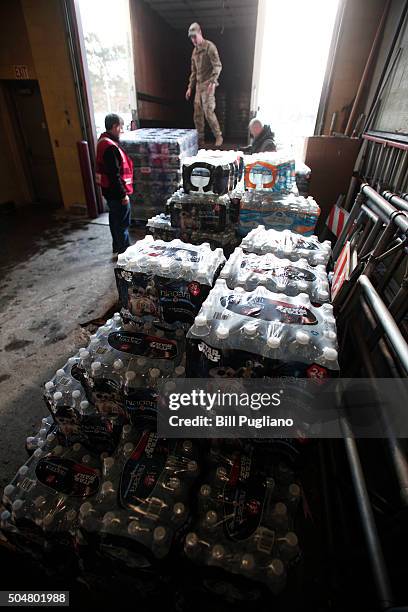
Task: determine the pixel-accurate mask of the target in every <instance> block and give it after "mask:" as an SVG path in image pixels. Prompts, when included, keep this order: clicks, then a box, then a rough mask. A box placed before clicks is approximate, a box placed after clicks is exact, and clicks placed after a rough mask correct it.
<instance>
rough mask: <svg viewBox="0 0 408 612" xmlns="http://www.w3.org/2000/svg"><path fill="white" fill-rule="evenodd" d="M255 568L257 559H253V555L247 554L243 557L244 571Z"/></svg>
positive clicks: (242, 565)
mask: <svg viewBox="0 0 408 612" xmlns="http://www.w3.org/2000/svg"><path fill="white" fill-rule="evenodd" d="M254 566H255V559H254V557H253V555H251V554H249V553H247V554H245V555H242V558H241V567H242V569H244V570H251V569H253V568H254Z"/></svg>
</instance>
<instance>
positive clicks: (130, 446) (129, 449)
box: [123, 442, 134, 454]
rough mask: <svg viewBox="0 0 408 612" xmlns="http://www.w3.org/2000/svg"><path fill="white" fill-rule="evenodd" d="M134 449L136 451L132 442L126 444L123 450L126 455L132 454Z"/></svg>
mask: <svg viewBox="0 0 408 612" xmlns="http://www.w3.org/2000/svg"><path fill="white" fill-rule="evenodd" d="M133 449H134V446H133V444H132V443H131V442H126V444H125V445H124V447H123V450H124V451H125V453H126V454H129V453H131V452H132V450H133Z"/></svg>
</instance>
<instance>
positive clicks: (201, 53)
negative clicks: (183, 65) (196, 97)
mask: <svg viewBox="0 0 408 612" xmlns="http://www.w3.org/2000/svg"><path fill="white" fill-rule="evenodd" d="M221 69H222V64H221V61H220V56H219V55H218V50H217V47H216V46H215V45H214V43H213V42H211V41H210V40H205V39H204V42H203V44H202V45H200V46H199V47H194V50H193V54H192V56H191V74H190V80H189V83H188V86H189V87H191V89H192V88H193V87H195V85H202V84H203V83H206V82H211V83H214V84H215V85H218V77H219V74H220V72H221Z"/></svg>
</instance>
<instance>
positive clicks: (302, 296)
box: [297, 293, 310, 304]
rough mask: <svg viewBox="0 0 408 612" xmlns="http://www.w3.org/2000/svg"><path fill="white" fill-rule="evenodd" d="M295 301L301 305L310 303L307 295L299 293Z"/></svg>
mask: <svg viewBox="0 0 408 612" xmlns="http://www.w3.org/2000/svg"><path fill="white" fill-rule="evenodd" d="M297 299H298V300H299V302H301V303H302V304H309V303H310V298H309V296H308V295H307V293H299V295H298V296H297Z"/></svg>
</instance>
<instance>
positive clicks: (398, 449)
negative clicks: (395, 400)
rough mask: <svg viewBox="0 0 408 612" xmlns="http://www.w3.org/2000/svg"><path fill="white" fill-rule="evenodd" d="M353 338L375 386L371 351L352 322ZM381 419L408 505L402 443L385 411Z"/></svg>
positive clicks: (404, 498)
mask: <svg viewBox="0 0 408 612" xmlns="http://www.w3.org/2000/svg"><path fill="white" fill-rule="evenodd" d="M352 329H353V337H354V338H355V339H356V341H357V346H358V349H359V351H360V353H361V355H362V357H363V362H364V367H365V368H366V370H367V374H368V376H369V377H370V378H372V379H373V381H374V385H375V379H376V378H377V374H376V371H375V369H374V366H373V363H372V359H371V351H370V350H369V347H368V346H367V343H366V341H365V339H364V337H363V335H362V333H361V329H360V327H359V326H358V324H357V323H356V322H355V321H354V323H353V325H352ZM381 418H382V419H383V421H384V430H385V431H386V432H387V438H386V440H387V446H388V451H389V454H390V457H391V461H392V463H393V465H394V470H395V474H396V476H397V480H398V486H399V494H400V497H401V501H402V503H403V504H404V505H405V506H407V505H408V463H407V459H406V456H405V449H404V448H403V443H402V442H400V440H399V438H397V437H396V436H395V432H394V431H393V430H392V428H391V425H390V423H389V420H388V416H387V413H386V411H384V410H382V411H381Z"/></svg>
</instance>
